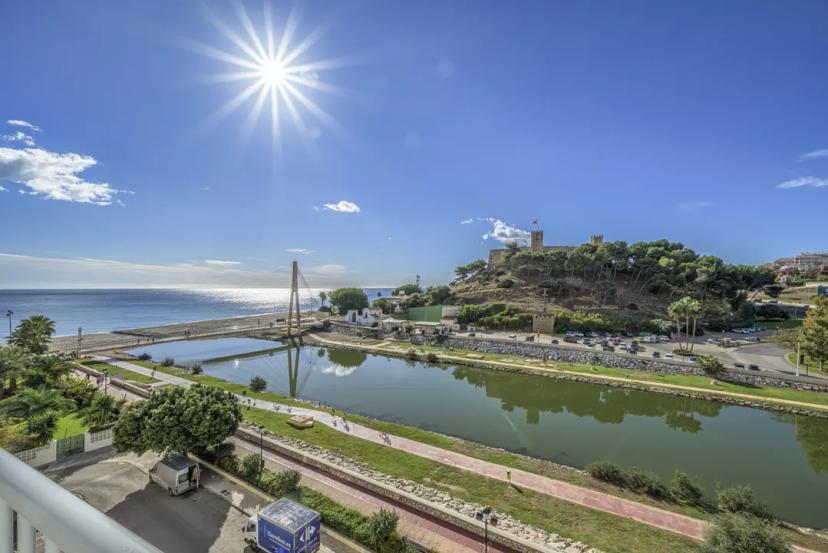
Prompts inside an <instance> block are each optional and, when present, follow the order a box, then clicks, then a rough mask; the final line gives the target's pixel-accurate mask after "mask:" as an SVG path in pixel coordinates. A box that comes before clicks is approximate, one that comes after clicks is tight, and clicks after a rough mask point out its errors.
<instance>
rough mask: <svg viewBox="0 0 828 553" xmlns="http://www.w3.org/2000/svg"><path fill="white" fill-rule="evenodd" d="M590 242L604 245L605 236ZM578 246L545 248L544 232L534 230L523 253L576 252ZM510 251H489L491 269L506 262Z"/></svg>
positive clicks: (596, 235) (595, 237)
mask: <svg viewBox="0 0 828 553" xmlns="http://www.w3.org/2000/svg"><path fill="white" fill-rule="evenodd" d="M589 242H590V243H591V244H603V243H604V235H603V234H595V235H592V236H590V237H589ZM575 247H576V246H544V245H543V231H542V230H533V231H532V233H531V235H530V239H529V247H528V248H526V247H524V248H521V249H520V250H521V251H524V252H525V251H530V252H549V251H554V250H574V249H575ZM507 251H509V250H508V249H507V248H498V249H494V250H489V267H494V266H495V265H500V264H501V263H503V262H504V261H505V260H506V252H507Z"/></svg>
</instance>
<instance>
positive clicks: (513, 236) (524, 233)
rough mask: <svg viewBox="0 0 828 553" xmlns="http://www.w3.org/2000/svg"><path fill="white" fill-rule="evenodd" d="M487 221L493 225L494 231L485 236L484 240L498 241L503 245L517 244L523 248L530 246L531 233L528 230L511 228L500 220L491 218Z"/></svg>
mask: <svg viewBox="0 0 828 553" xmlns="http://www.w3.org/2000/svg"><path fill="white" fill-rule="evenodd" d="M487 221H489V222H490V223H492V230H490V231H489V232H487V233H486V234H484V235H483V240H489V239H491V240H497V241H498V242H500V243H502V244H509V243H511V242H515V243H517V244H519V245H521V246H526V245H528V244H529V237H530V236H531V233H530V232H529V231H528V230H523V229H519V228H516V227H512V226H509V225H507V224H506V223H504V222H503V221H501V220H500V219H493V218H489V219H487Z"/></svg>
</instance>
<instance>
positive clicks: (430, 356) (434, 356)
mask: <svg viewBox="0 0 828 553" xmlns="http://www.w3.org/2000/svg"><path fill="white" fill-rule="evenodd" d="M426 359H427V360H428V362H429V363H438V362H439V361H440V358H439V357H437V354H436V353H434V352H433V351H430V352H428V355H426Z"/></svg>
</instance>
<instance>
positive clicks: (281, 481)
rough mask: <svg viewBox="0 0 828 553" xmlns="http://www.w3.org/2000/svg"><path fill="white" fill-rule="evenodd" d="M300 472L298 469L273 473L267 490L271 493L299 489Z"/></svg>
mask: <svg viewBox="0 0 828 553" xmlns="http://www.w3.org/2000/svg"><path fill="white" fill-rule="evenodd" d="M301 480H302V474H301V473H300V472H299V471H298V470H282V471H279V472H277V473H275V478H274V479H273V481H272V483H271V486H270V488H269V489H268V491H269V492H270V493H271V494H273V495H287V494H293V493H295V492H296V490H298V489H299V482H300V481H301Z"/></svg>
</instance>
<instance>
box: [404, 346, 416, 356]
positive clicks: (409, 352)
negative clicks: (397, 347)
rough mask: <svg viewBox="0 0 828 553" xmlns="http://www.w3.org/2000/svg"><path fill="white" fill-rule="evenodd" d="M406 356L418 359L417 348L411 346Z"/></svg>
mask: <svg viewBox="0 0 828 553" xmlns="http://www.w3.org/2000/svg"><path fill="white" fill-rule="evenodd" d="M405 356H406V357H408V358H409V359H417V350H416V349H414V348H409V349H408V351H407V352H405Z"/></svg>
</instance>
